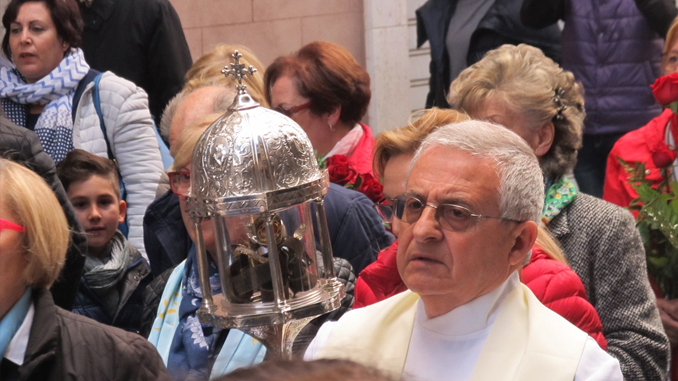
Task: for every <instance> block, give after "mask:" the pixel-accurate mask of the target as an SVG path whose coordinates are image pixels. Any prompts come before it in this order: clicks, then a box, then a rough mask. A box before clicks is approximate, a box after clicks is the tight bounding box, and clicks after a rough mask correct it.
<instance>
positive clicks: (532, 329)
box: [306, 121, 622, 380]
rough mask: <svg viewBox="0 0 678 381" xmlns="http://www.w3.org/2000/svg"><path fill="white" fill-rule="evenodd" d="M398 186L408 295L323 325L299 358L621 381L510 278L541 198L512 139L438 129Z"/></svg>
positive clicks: (529, 239)
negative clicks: (401, 191)
mask: <svg viewBox="0 0 678 381" xmlns="http://www.w3.org/2000/svg"><path fill="white" fill-rule="evenodd" d="M405 189H406V193H405V194H404V195H401V196H399V197H397V198H396V199H395V205H394V212H395V216H396V218H398V219H399V220H400V221H401V222H402V224H401V226H400V236H399V239H400V245H399V246H398V254H397V263H398V271H399V273H400V275H401V277H402V279H403V281H404V282H405V284H406V285H407V287H408V288H409V291H406V292H404V293H401V294H399V295H396V296H394V297H391V298H389V299H386V300H384V301H382V302H380V303H377V304H374V305H372V306H368V307H365V308H362V309H359V310H355V311H352V312H350V313H348V314H346V315H344V317H342V319H340V320H339V321H338V322H331V323H326V324H325V325H324V326H323V327H322V328H321V330H320V332H319V333H318V336H317V337H316V339H315V340H314V342H313V343H312V344H311V346H310V347H309V349H308V351H307V352H306V359H312V358H348V359H351V360H354V361H357V362H360V363H364V364H367V365H371V366H374V367H377V368H379V369H381V370H383V371H385V372H387V373H389V374H391V375H393V376H395V377H401V376H405V377H413V378H415V379H417V380H442V379H447V380H502V379H511V380H528V379H529V380H532V379H549V380H573V379H574V380H622V375H621V370H620V368H619V363H618V362H617V360H615V359H613V358H612V357H611V356H609V355H607V354H606V353H605V352H604V351H603V350H602V349H600V347H598V345H597V344H596V342H595V341H594V340H593V339H591V338H590V337H588V335H587V334H585V333H584V332H582V331H580V330H579V329H578V328H576V327H575V326H573V325H572V324H570V323H569V322H567V321H566V320H565V319H563V318H562V317H560V316H559V315H557V314H556V313H554V312H553V311H551V310H549V309H548V308H546V307H545V306H543V305H542V304H541V303H540V302H539V301H538V300H537V299H536V297H535V296H534V294H532V292H531V291H530V290H529V289H528V288H527V287H526V286H524V285H522V284H521V283H520V281H519V278H518V273H517V270H518V269H519V268H520V267H521V266H522V265H523V264H524V263H525V261H526V260H527V259H528V256H529V253H530V248H531V247H532V245H533V243H534V241H535V239H536V235H537V221H538V220H539V218H540V215H541V210H542V207H543V199H544V195H543V178H542V175H541V170H540V169H539V163H538V161H537V159H536V157H535V156H534V154H533V153H532V150H531V149H530V148H529V147H528V146H527V144H526V143H525V142H524V141H523V140H522V139H521V138H520V137H519V136H518V135H516V134H515V133H513V132H511V131H509V130H507V129H506V128H504V127H501V126H499V125H495V124H491V123H487V122H480V121H466V122H462V123H456V124H450V125H447V126H444V127H441V128H440V129H439V130H437V131H436V132H434V133H432V134H431V135H430V136H429V137H427V138H426V140H424V142H423V143H422V145H421V147H420V148H419V150H418V151H417V153H416V155H415V157H414V159H413V161H412V164H411V166H410V170H409V173H408V175H407V180H406V188H405ZM349 348H350V350H348V349H349Z"/></svg>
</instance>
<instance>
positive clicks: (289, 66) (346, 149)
mask: <svg viewBox="0 0 678 381" xmlns="http://www.w3.org/2000/svg"><path fill="white" fill-rule="evenodd" d="M264 86H265V90H266V99H267V100H268V103H269V104H270V105H271V107H272V108H273V109H275V110H277V111H279V112H281V113H283V114H285V115H287V116H289V117H290V118H292V119H294V121H295V122H297V123H298V124H299V125H300V126H301V128H303V129H304V131H305V132H306V134H307V135H308V138H309V139H310V140H311V144H313V148H315V150H316V151H317V152H318V154H319V155H320V156H322V157H325V158H329V157H331V156H334V155H343V156H346V157H347V158H348V160H349V164H350V165H351V166H353V168H354V169H355V170H356V171H357V172H358V173H360V174H363V173H371V172H372V146H373V144H374V139H373V138H372V130H370V128H369V127H368V126H367V125H365V124H363V123H360V120H361V119H362V117H363V116H364V115H365V113H366V112H367V106H368V105H369V103H370V97H371V95H372V94H371V92H370V76H369V75H368V74H367V72H366V71H365V69H363V68H362V67H361V66H360V65H358V62H356V60H355V58H353V56H352V55H351V53H349V52H348V51H347V50H346V49H344V48H342V47H340V46H338V45H335V44H332V43H329V42H322V41H316V42H312V43H310V44H307V45H305V46H304V47H302V48H301V49H300V50H299V51H298V52H296V53H295V54H293V55H292V56H289V57H278V58H277V59H276V60H275V61H273V63H272V64H271V65H270V66H269V67H268V68H267V69H266V75H265V77H264Z"/></svg>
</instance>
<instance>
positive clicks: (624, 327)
mask: <svg viewBox="0 0 678 381" xmlns="http://www.w3.org/2000/svg"><path fill="white" fill-rule="evenodd" d="M448 102H449V103H450V105H452V107H453V108H455V109H457V110H463V111H465V112H467V113H468V114H469V115H470V116H471V117H472V118H475V119H484V120H490V121H493V122H495V123H499V124H501V125H504V126H505V127H506V128H508V129H510V130H511V131H513V132H515V133H517V134H518V135H520V136H521V137H522V138H523V139H524V140H525V141H526V142H527V143H528V145H529V146H530V147H531V148H532V149H533V151H534V153H535V155H536V156H537V158H539V163H540V166H541V170H542V172H543V175H544V179H545V184H544V191H545V195H546V200H545V203H544V204H545V206H544V210H543V213H542V223H543V224H545V225H546V227H547V228H548V229H549V231H550V232H551V233H552V234H553V235H554V236H555V238H556V239H557V240H558V242H560V244H561V246H562V248H563V251H564V253H565V257H566V258H567V261H568V263H569V265H570V266H572V269H573V270H574V271H575V272H576V273H577V275H579V277H580V278H581V280H582V282H583V283H584V286H585V287H586V293H587V295H588V296H589V298H590V299H589V300H591V303H592V304H593V306H594V307H595V308H596V311H598V314H599V315H600V319H601V321H602V323H603V334H604V335H605V338H606V339H607V340H608V351H609V352H610V354H611V355H612V356H614V357H615V358H616V359H617V360H619V363H620V364H621V369H622V372H623V374H624V377H625V378H627V379H632V380H637V379H661V378H662V377H663V374H664V373H665V369H666V364H667V355H668V339H667V338H666V335H665V334H664V330H663V327H662V325H661V321H660V320H659V314H658V312H657V307H656V305H655V297H654V294H653V293H652V290H651V289H650V284H649V282H648V279H647V272H646V265H645V252H644V250H643V247H642V243H641V240H640V236H639V234H638V232H637V231H636V228H635V221H634V219H633V216H632V215H631V214H630V213H629V212H628V211H626V210H624V209H622V208H621V207H618V206H616V205H612V204H609V203H606V202H604V201H602V200H600V199H598V198H595V197H592V196H589V195H587V194H584V193H581V192H579V191H578V190H577V189H576V187H575V186H574V185H573V184H572V183H571V182H570V181H569V180H568V179H567V177H565V174H566V173H568V172H569V171H571V170H572V168H574V165H575V163H576V161H577V151H578V149H579V148H580V147H581V141H582V128H583V122H584V116H585V112H584V97H583V88H582V86H581V85H580V84H579V83H577V82H576V80H575V78H574V75H573V74H572V73H570V72H568V71H565V70H563V69H562V68H560V67H559V66H558V64H556V63H555V62H553V61H552V60H551V59H550V58H547V57H546V56H545V55H544V54H543V53H542V52H541V51H540V50H539V49H537V48H534V47H531V46H528V45H518V46H514V45H503V46H502V47H500V48H498V49H495V50H492V51H490V52H488V53H487V54H486V55H485V57H484V58H483V59H482V60H480V61H479V62H477V63H476V64H475V65H473V66H472V67H469V68H467V69H465V70H464V71H462V72H461V74H460V75H459V77H457V79H455V80H454V81H453V82H452V85H451V86H450V92H449V94H448Z"/></svg>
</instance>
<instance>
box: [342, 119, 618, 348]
mask: <svg viewBox="0 0 678 381" xmlns="http://www.w3.org/2000/svg"><path fill="white" fill-rule="evenodd" d="M468 119H469V117H468V116H467V115H466V114H463V113H460V112H458V111H455V110H446V109H438V108H432V109H429V110H425V111H423V112H419V113H415V114H413V115H412V116H411V117H410V123H409V124H408V125H407V126H405V127H402V128H398V129H396V130H393V131H387V132H383V133H381V134H379V135H378V136H377V138H376V142H375V149H374V166H375V173H377V174H379V175H380V176H382V178H383V182H384V193H385V195H387V199H386V200H385V201H384V202H383V203H381V204H379V205H377V208H378V209H379V210H380V211H381V212H380V213H381V215H382V216H383V217H384V218H385V219H386V220H387V221H388V222H390V223H391V224H392V227H393V232H394V234H395V235H396V236H397V235H398V227H399V223H400V221H399V220H398V219H397V218H394V215H393V211H392V209H391V206H390V205H391V201H390V200H392V199H393V198H394V197H397V196H400V195H401V194H402V193H403V192H404V191H405V179H406V174H407V172H408V169H409V166H410V162H411V161H412V158H413V156H414V153H415V152H416V150H417V148H419V145H420V144H421V142H422V141H423V140H424V139H425V138H426V137H427V136H428V135H430V134H431V133H432V132H433V131H435V130H436V129H438V128H439V127H441V126H445V125H447V124H451V123H458V122H462V121H465V120H468ZM397 247H398V241H396V242H395V243H394V244H393V245H391V246H390V247H389V248H387V249H385V250H383V251H382V252H381V253H379V257H378V258H377V261H376V262H375V263H373V264H371V265H369V266H367V267H366V268H365V270H363V271H362V272H361V273H360V276H359V277H358V280H357V281H356V287H355V295H356V300H355V303H354V307H356V308H357V307H363V306H366V305H370V304H373V303H376V302H378V301H380V300H383V299H386V298H388V297H390V296H393V295H395V294H398V293H400V292H402V291H405V290H406V289H407V287H406V286H405V284H404V283H403V281H402V279H401V278H400V274H399V273H398V269H397V266H396V255H397ZM520 279H521V281H522V282H523V283H525V284H526V285H527V286H528V287H529V288H530V289H531V290H532V292H534V294H535V295H536V296H537V298H538V299H539V300H540V301H541V302H542V303H543V304H544V305H546V306H547V307H549V308H550V309H552V310H553V311H555V312H557V313H558V314H559V315H561V316H563V317H565V318H566V319H567V320H568V321H570V322H571V323H572V324H574V325H576V326H577V327H579V328H580V329H582V330H583V331H585V332H587V333H589V334H590V335H591V337H593V338H594V339H595V340H596V341H597V342H598V345H600V347H601V348H603V349H605V347H606V345H607V343H606V341H605V338H604V337H603V334H602V330H603V328H602V326H601V324H600V318H599V317H598V314H597V313H596V310H595V309H594V308H593V306H592V305H591V304H590V303H589V302H588V300H587V297H586V291H585V290H584V285H583V284H582V283H581V280H580V279H579V277H578V276H577V274H575V273H574V271H572V269H571V268H570V267H569V266H568V265H567V263H566V261H565V258H564V256H563V253H562V251H561V249H560V247H559V246H558V244H557V243H556V242H555V240H554V239H553V238H552V237H551V235H550V234H549V233H548V231H547V230H546V229H545V228H543V227H541V226H540V227H539V231H538V235H537V242H536V243H535V245H534V247H533V248H532V255H531V257H530V258H529V262H528V263H526V264H525V266H524V267H523V269H522V270H521V271H520Z"/></svg>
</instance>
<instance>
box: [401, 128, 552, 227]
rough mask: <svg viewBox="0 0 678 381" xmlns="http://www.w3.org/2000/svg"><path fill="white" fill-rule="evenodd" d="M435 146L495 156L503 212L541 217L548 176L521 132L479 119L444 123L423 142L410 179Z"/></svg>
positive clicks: (520, 217) (519, 218)
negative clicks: (420, 162)
mask: <svg viewBox="0 0 678 381" xmlns="http://www.w3.org/2000/svg"><path fill="white" fill-rule="evenodd" d="M435 147H444V148H451V149H457V150H460V151H464V152H468V153H470V154H471V155H474V156H478V157H481V158H487V159H490V160H492V161H493V162H494V166H495V169H496V171H497V174H498V175H499V189H497V191H498V193H499V208H500V209H501V213H502V215H501V216H502V217H503V218H508V219H512V220H517V221H534V222H538V221H539V219H540V217H541V213H542V208H543V207H544V178H543V175H542V171H541V169H540V167H539V161H538V160H537V157H536V156H535V155H534V152H533V151H532V149H531V148H530V147H529V146H528V145H527V143H526V142H525V141H524V140H523V139H522V138H521V137H520V136H518V135H516V134H515V133H514V132H512V131H510V130H509V129H507V128H506V127H504V126H501V125H498V124H494V123H490V122H484V121H478V120H468V121H464V122H460V123H452V124H448V125H445V126H442V127H440V128H438V129H437V130H436V131H434V132H433V133H431V134H430V135H429V136H428V137H427V138H426V139H425V140H424V141H423V142H422V143H421V146H420V147H419V149H418V150H417V152H416V153H415V155H414V159H413V160H412V163H411V164H410V168H409V170H408V172H407V181H409V178H410V174H411V172H412V168H413V167H414V165H415V164H416V163H417V161H418V160H419V158H421V156H422V155H423V154H424V153H425V152H426V151H428V150H429V149H431V148H435Z"/></svg>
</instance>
